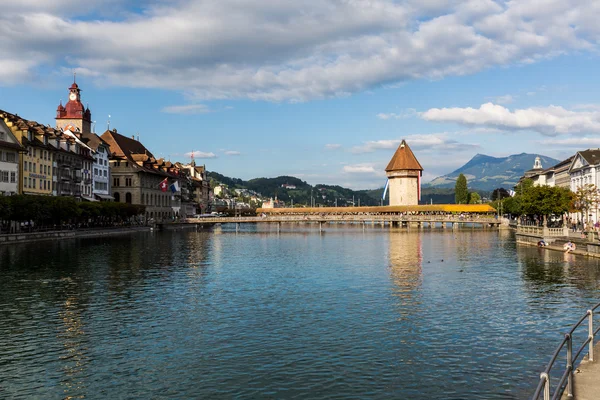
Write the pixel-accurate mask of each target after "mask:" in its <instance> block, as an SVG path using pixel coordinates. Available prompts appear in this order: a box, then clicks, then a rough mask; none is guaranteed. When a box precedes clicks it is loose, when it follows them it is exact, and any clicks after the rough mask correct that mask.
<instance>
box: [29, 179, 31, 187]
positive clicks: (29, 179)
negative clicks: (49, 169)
mask: <svg viewBox="0 0 600 400" xmlns="http://www.w3.org/2000/svg"><path fill="white" fill-rule="evenodd" d="M29 187H31V178H29Z"/></svg>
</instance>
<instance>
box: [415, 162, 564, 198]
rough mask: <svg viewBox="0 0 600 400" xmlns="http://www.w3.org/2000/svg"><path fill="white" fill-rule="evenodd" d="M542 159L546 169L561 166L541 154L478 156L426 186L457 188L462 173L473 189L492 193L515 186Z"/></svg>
mask: <svg viewBox="0 0 600 400" xmlns="http://www.w3.org/2000/svg"><path fill="white" fill-rule="evenodd" d="M536 157H540V160H541V162H542V166H543V167H544V168H548V167H551V166H553V165H555V164H558V162H559V160H556V159H554V158H551V157H548V156H544V155H541V154H529V153H520V154H513V155H510V156H507V157H492V156H488V155H486V154H480V153H478V154H475V155H474V156H473V158H471V159H470V160H469V161H468V162H467V163H466V164H465V165H463V166H462V167H460V168H458V169H456V170H455V171H453V172H451V173H449V174H446V175H443V176H439V177H437V178H435V179H434V180H432V181H431V182H429V183H427V184H425V185H424V186H426V187H437V188H454V185H455V183H456V178H457V177H458V175H459V174H461V173H462V174H463V175H465V176H467V180H468V185H469V188H470V189H477V190H485V191H491V190H494V189H496V188H499V187H504V188H507V189H508V188H511V187H512V186H514V185H516V184H517V182H518V180H519V178H520V177H521V176H523V174H524V173H525V171H528V170H530V169H531V168H533V164H534V162H535V158H536Z"/></svg>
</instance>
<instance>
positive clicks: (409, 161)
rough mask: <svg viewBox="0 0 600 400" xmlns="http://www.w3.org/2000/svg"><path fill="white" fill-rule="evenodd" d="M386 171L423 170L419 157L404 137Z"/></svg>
mask: <svg viewBox="0 0 600 400" xmlns="http://www.w3.org/2000/svg"><path fill="white" fill-rule="evenodd" d="M385 170H386V172H390V171H398V170H418V171H423V167H421V164H420V163H419V161H417V158H416V157H415V155H414V154H413V152H412V150H411V149H410V147H408V144H406V141H405V140H404V139H402V142H401V143H400V146H398V149H397V150H396V153H394V156H393V157H392V159H391V160H390V162H389V164H388V165H387V167H386V168H385Z"/></svg>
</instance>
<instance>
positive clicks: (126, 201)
mask: <svg viewBox="0 0 600 400" xmlns="http://www.w3.org/2000/svg"><path fill="white" fill-rule="evenodd" d="M125 203H129V204H131V193H129V192H127V193H125Z"/></svg>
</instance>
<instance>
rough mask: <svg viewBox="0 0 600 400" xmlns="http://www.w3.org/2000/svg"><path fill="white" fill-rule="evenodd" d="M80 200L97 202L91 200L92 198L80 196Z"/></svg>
mask: <svg viewBox="0 0 600 400" xmlns="http://www.w3.org/2000/svg"><path fill="white" fill-rule="evenodd" d="M81 198H82V199H83V200H85V201H98V200H96V199H95V198H93V197H86V196H81Z"/></svg>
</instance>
